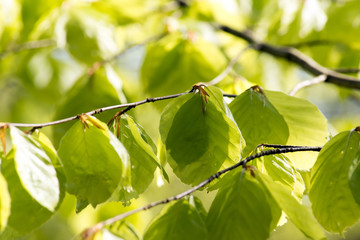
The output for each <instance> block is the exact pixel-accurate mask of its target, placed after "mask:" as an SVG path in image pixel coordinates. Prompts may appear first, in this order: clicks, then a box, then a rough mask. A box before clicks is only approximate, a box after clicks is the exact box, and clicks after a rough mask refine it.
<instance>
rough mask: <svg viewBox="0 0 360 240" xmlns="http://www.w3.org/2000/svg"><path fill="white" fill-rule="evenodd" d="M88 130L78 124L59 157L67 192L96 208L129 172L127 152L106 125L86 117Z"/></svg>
mask: <svg viewBox="0 0 360 240" xmlns="http://www.w3.org/2000/svg"><path fill="white" fill-rule="evenodd" d="M84 118H85V123H86V124H87V125H88V128H87V127H86V128H85V126H84V125H83V124H82V123H81V122H80V121H78V122H76V123H75V124H74V125H73V126H72V128H71V129H70V130H69V131H68V132H67V133H66V134H65V136H64V137H63V138H62V140H61V143H60V147H59V151H58V153H59V156H60V159H61V162H62V164H63V166H64V171H65V175H66V179H67V190H68V192H69V193H70V194H74V195H76V197H77V198H78V200H79V201H80V202H82V203H83V202H88V203H91V204H92V205H93V206H96V205H97V204H99V203H102V202H104V201H106V200H107V199H108V198H109V197H110V196H111V194H112V193H113V191H114V190H115V189H116V187H117V186H118V184H119V183H120V181H121V179H122V175H123V174H124V173H125V172H126V171H127V169H128V168H129V167H128V164H129V163H128V153H127V151H126V149H125V148H124V146H123V145H122V144H121V143H120V142H119V141H118V140H117V138H116V137H115V136H114V135H113V134H112V133H111V132H110V131H109V129H108V128H107V126H106V124H104V123H102V122H100V121H99V120H97V119H96V118H94V117H89V116H84Z"/></svg>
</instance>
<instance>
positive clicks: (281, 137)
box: [229, 88, 289, 154]
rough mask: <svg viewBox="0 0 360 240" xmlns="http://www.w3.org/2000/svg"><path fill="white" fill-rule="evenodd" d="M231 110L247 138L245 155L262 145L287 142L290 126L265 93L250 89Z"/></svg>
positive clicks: (230, 106) (240, 96)
mask: <svg viewBox="0 0 360 240" xmlns="http://www.w3.org/2000/svg"><path fill="white" fill-rule="evenodd" d="M229 108H230V110H231V112H232V113H233V115H234V119H235V121H236V123H237V125H238V126H239V128H240V130H241V133H242V134H243V136H244V138H245V141H246V148H245V149H244V153H245V154H248V153H249V152H250V151H252V150H253V149H254V148H255V147H256V146H257V145H258V144H261V143H269V144H270V143H272V144H285V143H286V142H287V140H288V137H289V128H288V125H287V123H286V122H285V119H284V117H283V116H281V114H280V113H279V112H278V111H277V110H276V108H275V107H274V106H273V104H272V103H271V102H270V101H269V100H268V98H267V96H266V95H264V93H263V92H259V91H256V90H254V89H253V88H250V89H248V90H246V91H245V92H243V93H242V94H240V95H239V96H237V97H236V98H235V99H234V100H233V101H232V102H231V104H230V105H229Z"/></svg>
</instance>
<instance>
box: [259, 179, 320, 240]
mask: <svg viewBox="0 0 360 240" xmlns="http://www.w3.org/2000/svg"><path fill="white" fill-rule="evenodd" d="M257 176H258V177H259V178H260V181H261V182H262V183H263V184H264V186H265V187H266V188H267V189H268V191H269V193H270V194H271V195H272V197H273V198H274V200H275V201H276V202H277V204H278V205H279V206H280V208H281V209H282V210H283V211H284V212H285V213H286V215H287V216H288V218H289V219H290V220H291V221H292V222H293V223H294V224H295V225H296V226H297V227H298V228H299V229H300V230H301V231H302V232H303V233H304V234H305V235H306V236H307V237H309V238H312V239H325V235H324V232H323V230H322V228H321V227H320V225H319V224H318V223H317V222H316V219H315V218H314V216H313V215H312V213H311V211H310V209H308V208H307V207H305V206H304V205H301V204H300V203H299V202H298V200H296V198H294V196H292V194H291V192H290V191H289V189H287V188H286V187H285V186H284V185H283V184H280V183H279V182H276V181H273V180H271V179H270V178H269V177H268V176H266V175H264V174H261V173H260V172H257Z"/></svg>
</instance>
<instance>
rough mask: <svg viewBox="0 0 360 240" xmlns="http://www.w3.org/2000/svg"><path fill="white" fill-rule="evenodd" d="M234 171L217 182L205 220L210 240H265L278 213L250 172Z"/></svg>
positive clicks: (278, 210)
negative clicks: (218, 187)
mask: <svg viewBox="0 0 360 240" xmlns="http://www.w3.org/2000/svg"><path fill="white" fill-rule="evenodd" d="M234 171H236V173H230V174H229V173H228V174H227V175H225V176H224V178H223V179H221V180H220V181H219V184H222V185H221V187H220V189H219V192H218V193H217V195H216V197H215V199H214V201H213V203H212V204H211V207H210V210H209V213H208V216H207V219H206V225H207V228H208V231H209V239H254V240H256V239H259V240H260V239H261V240H262V239H267V238H268V237H269V235H270V232H271V230H272V229H273V227H275V226H276V223H277V221H278V220H279V218H280V215H281V211H280V209H279V208H278V207H277V205H276V204H275V205H274V204H273V200H272V199H271V198H269V196H270V195H268V194H267V192H266V189H265V188H264V186H263V185H262V184H261V183H260V182H259V181H258V180H257V179H256V178H254V177H252V176H251V174H250V172H248V171H245V172H244V171H243V172H241V171H238V170H234ZM273 222H275V224H273Z"/></svg>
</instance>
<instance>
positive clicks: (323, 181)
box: [309, 131, 360, 233]
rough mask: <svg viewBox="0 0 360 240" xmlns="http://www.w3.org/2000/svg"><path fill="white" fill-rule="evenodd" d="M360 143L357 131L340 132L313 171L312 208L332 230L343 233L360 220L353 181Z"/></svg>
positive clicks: (323, 151) (324, 225)
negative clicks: (352, 175) (353, 191)
mask: <svg viewBox="0 0 360 240" xmlns="http://www.w3.org/2000/svg"><path fill="white" fill-rule="evenodd" d="M359 144H360V134H359V133H358V132H357V131H346V132H342V133H339V134H338V135H336V136H335V137H333V138H332V139H331V140H330V141H329V142H327V143H326V144H325V146H324V147H323V148H322V150H321V151H320V153H319V156H318V159H317V161H316V163H315V165H314V167H313V169H312V174H311V188H310V193H309V197H310V200H311V202H312V209H313V212H314V215H315V217H316V218H317V220H318V221H319V223H320V224H321V225H322V226H323V227H324V228H325V229H326V230H328V231H332V232H338V233H342V232H343V231H344V229H345V228H346V227H348V226H351V225H353V224H354V223H355V222H356V221H357V220H358V219H359V217H360V207H359V205H358V204H357V203H356V201H355V199H354V197H353V193H352V191H351V188H350V186H351V180H350V179H349V171H350V169H351V166H352V164H353V163H355V164H356V162H357V161H358V160H357V156H358V154H359ZM353 180H355V179H353ZM357 194H358V193H356V195H357Z"/></svg>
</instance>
